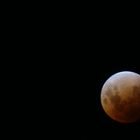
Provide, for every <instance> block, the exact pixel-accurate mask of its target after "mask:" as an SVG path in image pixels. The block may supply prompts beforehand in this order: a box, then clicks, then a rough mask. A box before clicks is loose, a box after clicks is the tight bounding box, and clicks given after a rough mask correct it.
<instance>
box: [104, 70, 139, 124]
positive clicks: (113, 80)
mask: <svg viewBox="0 0 140 140" xmlns="http://www.w3.org/2000/svg"><path fill="white" fill-rule="evenodd" d="M101 105H102V107H103V110H104V111H105V113H106V114H107V115H108V116H109V117H110V118H112V119H113V120H115V121H117V122H120V123H133V122H137V121H139V120H140V75H139V74H137V73H135V72H131V71H122V72H118V73H116V74H114V75H112V76H111V77H109V78H108V79H107V80H106V82H105V83H104V85H103V87H102V89H101Z"/></svg>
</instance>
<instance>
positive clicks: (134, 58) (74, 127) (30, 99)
mask: <svg viewBox="0 0 140 140" xmlns="http://www.w3.org/2000/svg"><path fill="white" fill-rule="evenodd" d="M55 7H57V8H55ZM62 7H63V6H62ZM95 7H96V6H94V8H93V7H91V8H88V6H87V7H83V6H78V8H77V6H76V7H73V8H68V6H64V7H63V8H60V7H58V6H57V4H56V6H54V5H53V6H52V7H51V8H50V9H47V8H46V7H45V8H36V7H33V6H32V8H30V6H29V7H28V8H27V11H29V12H27V13H26V12H24V10H21V12H17V11H19V9H20V7H18V8H19V9H18V10H17V11H16V10H15V12H14V13H12V12H9V13H8V15H9V17H10V18H8V21H7V20H4V23H3V24H4V25H5V26H6V27H5V28H4V34H3V37H4V38H5V40H4V46H14V47H11V48H6V51H5V54H4V53H3V54H4V56H3V57H2V60H3V63H4V67H3V71H4V72H3V73H5V74H4V79H5V80H4V81H3V84H4V85H6V87H4V88H5V89H6V91H5V92H7V93H13V94H8V95H7V94H6V96H7V97H8V99H7V97H6V98H5V102H7V101H8V104H6V103H5V104H6V105H7V106H6V105H5V104H3V106H4V107H3V108H7V109H8V111H7V109H4V110H6V111H5V112H6V113H8V115H4V117H5V116H6V121H5V122H7V123H8V124H7V125H5V127H6V129H7V128H8V129H10V130H11V132H12V130H14V133H13V135H16V133H17V132H18V134H19V135H20V136H22V135H23V136H26V134H27V135H28V134H29V135H30V136H31V137H32V136H35V137H37V136H38V137H41V136H42V137H44V136H45V137H47V136H48V135H49V134H51V137H57V138H65V139H67V138H80V139H94V138H99V139H100V138H101V137H102V136H103V137H104V138H105V139H106V138H107V139H108V138H111V139H112V138H114V137H116V138H122V137H124V138H125V137H127V136H130V137H132V138H134V137H137V136H138V132H137V131H138V130H139V127H140V124H139V123H133V124H120V123H117V122H115V121H113V120H111V119H110V118H109V117H108V116H107V115H106V114H105V113H104V111H103V109H102V106H101V102H100V93H101V88H102V86H103V84H104V82H105V81H106V80H107V79H108V78H109V77H110V76H111V75H112V74H114V73H117V72H120V71H125V70H127V71H133V72H137V73H139V74H140V66H139V23H138V18H137V16H136V14H132V13H131V11H130V12H126V11H125V10H124V11H123V10H122V12H119V10H118V9H115V10H114V11H113V9H114V8H113V7H111V9H108V8H106V7H104V5H102V7H104V9H102V7H101V6H100V5H99V6H98V8H97V7H96V8H95ZM46 9H47V10H46ZM121 9H123V8H121ZM34 11H35V12H34ZM15 13H16V14H15ZM5 17H7V16H5ZM16 21H18V22H16ZM5 23H6V24H5ZM9 23H10V26H9ZM5 75H6V76H5ZM7 79H8V80H7ZM5 83H7V84H5ZM7 85H8V86H7ZM11 99H12V100H11ZM6 113H5V114H6ZM9 116H10V117H9ZM9 118H10V119H9ZM7 126H8V127H7ZM9 126H10V127H9ZM19 128H20V129H19ZM138 137H139V136H138Z"/></svg>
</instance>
